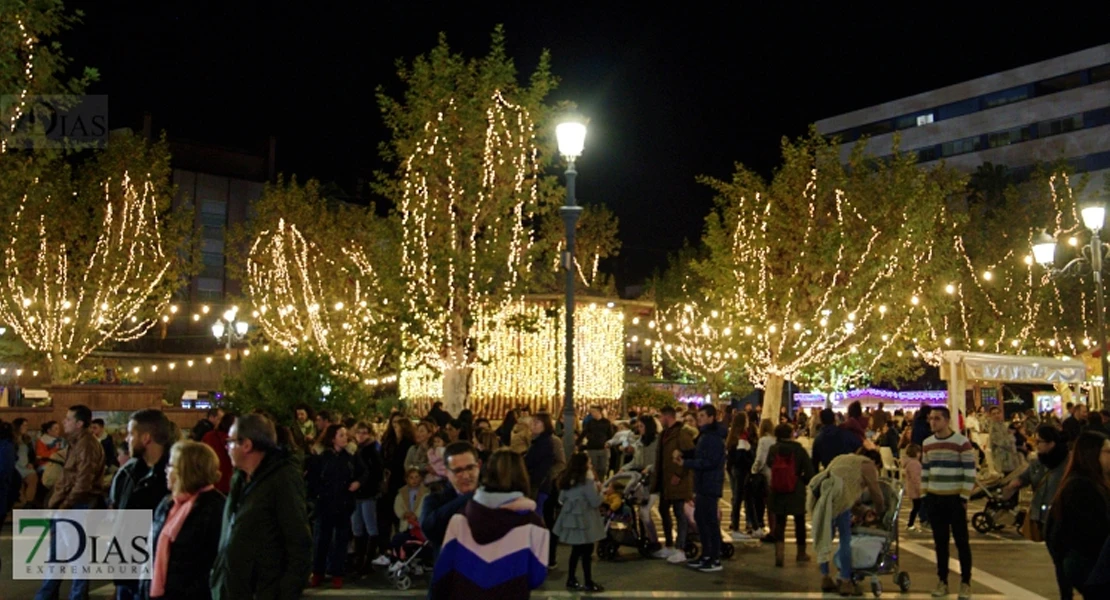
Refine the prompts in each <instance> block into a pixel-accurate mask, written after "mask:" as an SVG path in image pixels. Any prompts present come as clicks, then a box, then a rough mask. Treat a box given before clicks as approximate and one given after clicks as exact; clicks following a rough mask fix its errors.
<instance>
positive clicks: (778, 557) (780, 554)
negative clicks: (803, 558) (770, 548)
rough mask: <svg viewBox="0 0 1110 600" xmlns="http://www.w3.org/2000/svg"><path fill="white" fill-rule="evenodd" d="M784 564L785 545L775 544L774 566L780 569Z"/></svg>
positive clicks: (783, 543)
mask: <svg viewBox="0 0 1110 600" xmlns="http://www.w3.org/2000/svg"><path fill="white" fill-rule="evenodd" d="M785 562H786V543H785V542H775V566H776V567H781V566H782V565H783V563H785Z"/></svg>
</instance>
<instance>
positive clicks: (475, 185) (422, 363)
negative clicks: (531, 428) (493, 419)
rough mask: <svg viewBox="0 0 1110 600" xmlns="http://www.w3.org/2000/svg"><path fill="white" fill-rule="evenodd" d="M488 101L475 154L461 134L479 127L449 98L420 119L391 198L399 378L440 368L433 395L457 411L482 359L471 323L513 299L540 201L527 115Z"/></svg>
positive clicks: (523, 276)
mask: <svg viewBox="0 0 1110 600" xmlns="http://www.w3.org/2000/svg"><path fill="white" fill-rule="evenodd" d="M486 102H487V104H486V109H485V131H484V142H483V145H482V152H481V155H480V156H472V155H468V154H466V152H468V151H470V148H472V147H473V144H472V143H470V142H468V141H467V139H466V138H467V137H468V136H475V135H481V134H479V133H478V132H475V131H466V130H464V129H463V128H462V127H460V125H459V124H460V123H462V122H465V118H463V117H462V116H461V111H462V110H463V109H461V108H460V105H459V104H458V103H457V102H456V101H455V100H454V99H451V100H449V101H447V102H446V103H445V105H444V106H443V108H442V110H440V111H439V112H438V114H437V116H436V117H435V118H434V119H432V120H430V121H427V122H426V123H425V125H424V129H423V135H422V137H420V139H419V141H417V143H416V145H415V148H414V150H413V151H412V152H411V154H409V155H408V157H407V158H406V159H405V161H404V164H403V177H402V180H403V193H402V196H401V199H400V202H399V206H398V211H399V213H400V216H401V229H402V239H401V276H402V279H403V281H404V285H405V294H404V296H405V303H406V307H405V312H406V313H407V314H408V315H409V316H410V319H407V320H406V321H405V322H403V323H402V324H401V335H402V343H403V345H404V347H405V351H406V352H405V357H404V359H403V363H402V380H403V381H405V380H406V376H405V375H404V373H414V372H417V371H420V370H421V369H424V368H427V369H429V370H430V372H437V373H443V374H444V377H443V385H442V389H441V391H440V392H439V394H438V396H440V397H442V398H443V400H444V403H445V404H446V405H447V410H449V411H450V412H454V413H457V412H458V411H459V410H461V409H462V408H464V407H465V406H466V404H467V390H468V388H471V385H470V383H471V382H470V381H469V380H470V375H471V373H472V370H473V369H474V368H475V367H477V366H478V365H479V364H480V363H479V360H478V353H477V350H476V345H477V344H476V341H477V340H478V337H477V336H476V335H475V333H476V329H477V328H481V327H483V325H481V322H482V319H483V315H491V316H493V315H502V314H506V311H512V310H514V309H513V308H512V307H513V306H514V305H515V304H516V303H518V301H519V293H520V290H521V288H522V286H523V284H524V282H525V281H526V280H527V279H528V275H529V271H530V263H529V260H528V259H527V255H528V253H529V251H530V250H531V249H532V246H533V243H534V240H533V233H532V232H533V228H532V223H531V221H532V218H533V216H534V213H535V212H536V211H537V210H538V208H539V206H538V204H539V202H538V200H539V181H540V178H541V170H540V166H539V160H538V157H539V149H538V147H537V145H536V139H535V137H536V134H535V127H534V124H533V120H532V115H531V114H530V113H529V111H528V110H527V109H525V108H524V107H523V106H520V105H516V104H513V103H512V102H510V101H509V100H507V99H506V98H505V97H504V96H503V95H502V93H501V92H500V91H495V92H493V94H492V95H491V96H490V97H489V98H487V100H486ZM408 377H410V379H409V380H410V381H411V376H408ZM410 385H411V384H410ZM402 387H405V388H406V389H412V388H410V387H406V386H404V385H403V386H402Z"/></svg>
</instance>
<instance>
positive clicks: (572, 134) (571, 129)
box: [555, 118, 586, 460]
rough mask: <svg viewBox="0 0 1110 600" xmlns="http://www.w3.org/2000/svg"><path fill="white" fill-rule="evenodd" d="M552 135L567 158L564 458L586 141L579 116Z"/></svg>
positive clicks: (569, 451)
mask: <svg viewBox="0 0 1110 600" xmlns="http://www.w3.org/2000/svg"><path fill="white" fill-rule="evenodd" d="M555 137H556V138H558V140H559V153H560V154H562V155H563V157H564V158H566V160H567V171H566V176H567V202H566V204H565V205H564V206H563V207H562V208H560V209H559V213H560V214H561V215H562V216H563V225H564V226H565V227H566V236H567V240H566V242H567V244H566V246H567V247H566V251H565V252H564V253H563V269H564V270H565V271H566V285H567V290H566V295H567V298H566V300H567V307H566V350H567V353H566V354H567V355H566V382H565V385H564V386H563V387H564V388H565V389H564V396H563V450H564V452H565V453H566V456H567V460H570V457H571V456H573V455H574V431H575V426H574V424H575V419H574V229H575V227H576V225H577V224H578V217H580V216H581V215H582V207H581V206H578V202H577V200H576V199H575V197H574V180H575V178H576V177H577V175H578V171H576V170H575V168H574V161H575V159H577V158H578V157H579V156H581V155H582V148H583V145H584V144H585V141H586V125H585V123H583V122H582V121H581V120H580V119H575V118H571V119H567V120H565V121H563V122H562V123H559V125H558V126H556V127H555Z"/></svg>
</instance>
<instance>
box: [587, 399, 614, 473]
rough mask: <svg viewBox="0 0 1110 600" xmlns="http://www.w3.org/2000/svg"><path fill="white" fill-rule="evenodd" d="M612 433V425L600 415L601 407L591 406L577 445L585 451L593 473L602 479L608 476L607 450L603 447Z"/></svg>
mask: <svg viewBox="0 0 1110 600" xmlns="http://www.w3.org/2000/svg"><path fill="white" fill-rule="evenodd" d="M613 433H614V432H613V424H612V423H610V422H609V419H606V418H605V417H603V416H602V415H601V407H600V406H591V407H590V420H588V421H586V423H585V424H584V425H582V435H581V436H580V437H579V438H578V445H580V446H582V448H583V449H585V450H586V454H588V455H589V456H590V462H591V463H593V465H594V472H595V473H597V476H598V477H600V478H602V479H605V477H606V476H608V474H609V449H608V448H607V447H605V442H608V441H609V438H611V437H613Z"/></svg>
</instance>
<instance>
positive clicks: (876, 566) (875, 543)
mask: <svg viewBox="0 0 1110 600" xmlns="http://www.w3.org/2000/svg"><path fill="white" fill-rule="evenodd" d="M879 487H880V488H882V490H883V497H884V500H885V503H884V504H885V506H886V511H885V512H883V514H882V515H879V516H877V520H876V521H874V522H866V520H865V522H864V523H862V524H860V525H856V524H855V523H853V525H852V554H853V559H852V579H854V580H855V581H857V582H860V581H863V579H864V578H865V577H870V578H871V593H872V594H874V595H875V597H876V598H877V597H879V596H881V595H882V594H883V584H882V582H881V581H880V580H879V578H880V577H881V576H883V575H893V576H894V583H895V585H897V586H898V589H900V590H901V591H902V592H908V591H910V574H909V573H907V572H905V571H903V570H901V567H900V565H899V562H898V552H899V547H898V527H899V525H898V515H899V513H900V512H901V511H902V495H903V488H902V483H901V482H900V481H898V480H896V479H882V480H880V481H879ZM854 520H855V519H853V521H854ZM857 547H859V549H860V550H861V555H860V558H861V559H862V558H866V560H863V561H862V562H863V564H864V565H865V566H859V565H860V562H858V561H857ZM876 551H877V552H876ZM864 552H866V553H867V554H868V555H867V556H866V557H863V556H862V553H864ZM871 556H874V560H873V561H872V560H871Z"/></svg>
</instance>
